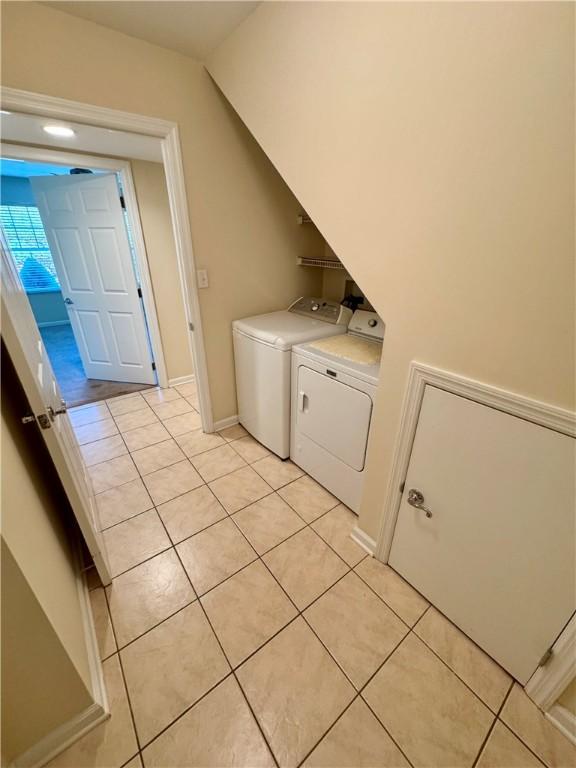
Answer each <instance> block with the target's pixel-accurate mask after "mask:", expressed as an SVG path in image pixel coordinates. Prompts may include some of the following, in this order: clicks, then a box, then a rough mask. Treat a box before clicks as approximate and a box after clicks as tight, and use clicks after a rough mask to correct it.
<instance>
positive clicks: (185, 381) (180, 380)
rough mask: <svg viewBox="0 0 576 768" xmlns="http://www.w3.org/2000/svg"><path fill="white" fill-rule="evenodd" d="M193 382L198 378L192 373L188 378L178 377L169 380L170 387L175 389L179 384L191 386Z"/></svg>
mask: <svg viewBox="0 0 576 768" xmlns="http://www.w3.org/2000/svg"><path fill="white" fill-rule="evenodd" d="M193 381H196V376H194V374H193V373H190V374H189V375H188V376H177V377H176V378H175V379H168V386H169V387H175V386H177V385H178V384H190V383H191V382H193Z"/></svg>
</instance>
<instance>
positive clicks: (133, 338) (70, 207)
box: [30, 174, 155, 384]
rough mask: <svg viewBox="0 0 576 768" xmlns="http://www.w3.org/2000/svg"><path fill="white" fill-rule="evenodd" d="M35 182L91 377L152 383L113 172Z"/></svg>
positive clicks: (54, 254) (149, 354)
mask: <svg viewBox="0 0 576 768" xmlns="http://www.w3.org/2000/svg"><path fill="white" fill-rule="evenodd" d="M30 182H31V184H32V188H33V190H34V196H35V198H36V204H37V206H38V211H39V213H40V217H41V219H42V223H43V225H44V229H45V232H46V237H47V240H48V243H49V245H50V251H51V253H52V258H53V260H54V266H55V268H56V272H57V274H58V279H59V281H60V285H61V288H62V296H63V298H64V301H65V303H66V308H67V310H68V315H69V317H70V323H71V325H72V329H73V331H74V336H75V338H76V343H77V345H78V349H79V351H80V357H81V358H82V365H83V366H84V371H85V372H86V376H87V377H88V378H89V379H107V380H109V381H128V382H135V383H142V384H153V383H154V381H155V375H154V371H153V369H152V358H151V353H150V345H149V342H148V335H147V331H146V322H145V319H144V312H143V307H142V301H141V299H140V297H139V295H138V285H137V282H136V276H135V274H134V268H133V265H132V258H131V252H130V243H129V241H128V234H127V231H126V224H125V221H124V215H123V212H122V206H121V203H120V195H119V191H118V184H117V181H116V177H115V175H114V174H93V175H92V174H77V175H72V176H41V177H36V178H31V179H30Z"/></svg>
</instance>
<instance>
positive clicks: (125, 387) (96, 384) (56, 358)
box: [40, 324, 149, 407]
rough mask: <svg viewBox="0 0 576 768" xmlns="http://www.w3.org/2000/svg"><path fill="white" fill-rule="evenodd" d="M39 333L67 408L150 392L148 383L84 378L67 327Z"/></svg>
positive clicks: (73, 342)
mask: <svg viewBox="0 0 576 768" xmlns="http://www.w3.org/2000/svg"><path fill="white" fill-rule="evenodd" d="M40 334H41V336H42V340H43V341H44V345H45V346H46V349H47V351H48V357H49V358H50V362H51V363H52V368H53V370H54V373H55V375H56V379H57V380H58V384H59V386H60V390H61V392H62V397H63V398H64V400H66V403H67V405H68V406H69V407H73V406H75V405H84V404H85V403H92V402H95V401H96V400H105V399H107V398H109V397H116V396H117V395H127V394H130V393H131V392H139V391H140V390H143V389H149V385H148V384H128V383H126V382H123V381H104V380H101V379H87V378H86V374H85V373H84V368H83V367H82V360H81V359H80V353H79V352H78V347H77V345H76V340H75V339H74V334H73V333H72V326H71V325H70V324H67V325H52V326H48V327H47V328H40Z"/></svg>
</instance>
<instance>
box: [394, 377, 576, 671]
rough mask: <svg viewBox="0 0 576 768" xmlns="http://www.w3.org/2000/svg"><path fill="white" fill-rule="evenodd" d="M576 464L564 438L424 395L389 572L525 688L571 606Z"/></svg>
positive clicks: (429, 389)
mask: <svg viewBox="0 0 576 768" xmlns="http://www.w3.org/2000/svg"><path fill="white" fill-rule="evenodd" d="M575 460H576V441H575V440H574V439H573V438H572V437H569V436H568V435H565V434H561V433H560V432H555V431H554V430H552V429H547V428H546V427H543V426H539V425H537V424H534V423H532V422H529V421H525V420H524V419H520V418H518V417H516V416H512V415H510V414H507V413H503V412H502V411H499V410H496V409H495V408H490V407H488V406H486V405H481V404H479V403H476V402H473V401H472V400H468V399H466V398H464V397H461V396H459V395H455V394H451V393H449V392H445V391H444V390H441V389H438V388H436V387H433V386H430V385H428V386H426V389H425V393H424V398H423V401H422V407H421V410H420V415H419V418H418V426H417V428H416V434H415V438H414V443H413V446H412V454H411V457H410V463H409V466H408V473H407V475H406V481H405V486H404V491H403V495H402V502H401V506H400V512H399V515H398V520H397V523H396V528H395V531H394V538H393V541H392V548H391V551H390V558H389V564H390V565H391V566H392V568H394V569H395V570H396V571H398V573H400V574H401V575H402V576H403V577H404V578H405V579H406V580H407V581H408V582H410V583H411V584H412V585H413V586H414V587H416V589H418V590H419V591H420V592H421V593H422V594H423V595H424V596H425V597H427V598H428V599H429V600H430V602H431V603H432V604H433V605H435V606H436V607H437V608H438V609H439V610H440V611H441V612H442V613H444V614H445V615H446V616H447V617H448V618H449V619H450V620H451V621H453V622H454V623H455V624H456V625H457V626H458V627H460V629H461V630H462V631H463V632H465V633H466V634H467V635H468V636H469V637H471V638H472V640H474V641H475V642H476V643H477V644H478V645H479V646H480V647H481V648H483V649H484V650H485V651H486V652H487V653H488V654H489V655H490V656H492V658H494V659H496V661H497V662H499V664H501V665H502V666H503V667H504V669H506V670H508V672H510V674H511V675H512V676H513V677H515V678H516V679H517V680H519V681H520V682H521V683H523V684H524V683H526V682H527V680H528V679H529V678H530V676H531V675H532V673H533V672H534V671H535V670H536V668H537V667H538V665H539V662H540V660H541V659H542V658H543V657H544V655H545V654H546V652H547V651H548V649H549V648H550V647H551V646H552V645H553V643H554V642H555V640H556V638H557V637H558V635H559V634H560V632H562V630H563V628H564V626H565V625H566V623H567V622H568V621H569V619H570V616H571V615H572V613H573V612H574V610H575V608H576V559H575V546H576V535H575V534H576V531H575V528H576V517H575V484H574V479H575V467H576V464H575ZM418 492H420V493H421V494H422V497H420V496H418Z"/></svg>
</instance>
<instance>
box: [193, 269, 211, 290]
mask: <svg viewBox="0 0 576 768" xmlns="http://www.w3.org/2000/svg"><path fill="white" fill-rule="evenodd" d="M196 276H197V279H198V288H208V270H207V269H197V270H196Z"/></svg>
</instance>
